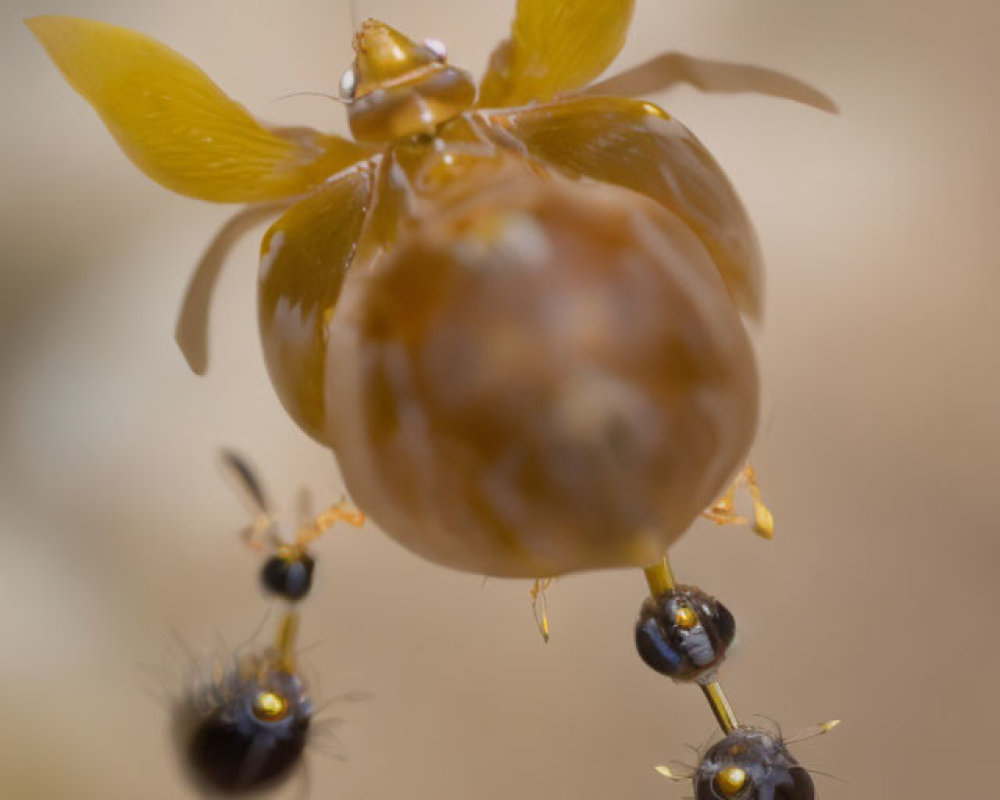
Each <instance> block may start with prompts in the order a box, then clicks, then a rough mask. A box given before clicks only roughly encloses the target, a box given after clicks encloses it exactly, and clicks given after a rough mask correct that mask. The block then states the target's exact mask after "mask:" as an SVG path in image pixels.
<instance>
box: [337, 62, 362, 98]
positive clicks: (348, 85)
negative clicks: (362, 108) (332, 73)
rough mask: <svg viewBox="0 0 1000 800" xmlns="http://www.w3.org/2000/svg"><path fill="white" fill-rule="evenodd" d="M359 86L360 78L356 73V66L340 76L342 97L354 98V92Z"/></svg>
mask: <svg viewBox="0 0 1000 800" xmlns="http://www.w3.org/2000/svg"><path fill="white" fill-rule="evenodd" d="M357 88H358V78H357V76H356V75H355V74H354V68H353V67H352V68H351V69H349V70H347V72H345V73H344V74H343V75H341V76H340V99H341V100H348V101H349V100H353V99H354V92H355V91H357Z"/></svg>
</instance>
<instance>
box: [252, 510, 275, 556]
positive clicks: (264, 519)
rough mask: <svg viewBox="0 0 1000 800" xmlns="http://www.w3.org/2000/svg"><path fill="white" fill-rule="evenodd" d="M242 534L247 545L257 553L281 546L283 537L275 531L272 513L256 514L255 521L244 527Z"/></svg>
mask: <svg viewBox="0 0 1000 800" xmlns="http://www.w3.org/2000/svg"><path fill="white" fill-rule="evenodd" d="M242 536H243V540H244V541H245V542H246V543H247V546H248V547H249V548H250V549H251V550H253V551H254V552H255V553H261V552H263V551H264V550H265V549H274V548H278V547H280V546H281V539H280V537H278V535H277V534H276V533H275V532H274V520H273V519H272V518H271V515H270V514H263V513H262V514H257V515H256V516H254V518H253V521H252V522H251V523H250V524H249V525H248V526H247V527H246V528H244V529H243V532H242Z"/></svg>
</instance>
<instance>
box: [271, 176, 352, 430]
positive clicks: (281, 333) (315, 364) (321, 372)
mask: <svg viewBox="0 0 1000 800" xmlns="http://www.w3.org/2000/svg"><path fill="white" fill-rule="evenodd" d="M371 186H372V178H371V169H370V168H368V166H361V167H358V168H355V169H351V170H348V171H346V172H344V173H343V174H342V175H340V176H338V177H337V178H336V179H335V180H333V181H330V182H329V183H328V184H326V185H325V186H324V187H323V188H322V189H320V190H319V191H317V192H315V193H313V194H311V195H309V196H308V197H306V198H305V199H304V200H301V201H300V202H298V203H296V204H295V205H294V206H292V207H291V208H290V209H289V210H288V211H286V212H285V214H284V215H283V216H282V217H281V218H280V219H279V220H278V221H277V222H275V223H274V225H272V226H271V228H270V229H269V230H268V232H267V234H266V235H265V236H264V241H263V242H262V244H261V258H260V272H259V275H258V283H257V291H258V294H257V312H258V321H259V323H260V334H261V341H262V342H263V345H264V356H265V360H266V362H267V369H268V372H269V373H270V375H271V382H272V383H273V384H274V387H275V389H276V390H277V392H278V397H280V398H281V402H282V403H283V404H284V406H285V409H286V410H287V411H288V413H289V414H290V415H291V417H292V419H294V420H295V421H296V422H297V423H298V424H299V426H300V427H301V428H302V429H303V430H304V431H305V432H306V433H308V434H309V435H310V436H312V437H313V438H315V439H317V440H319V441H321V442H325V418H326V402H325V386H326V381H325V371H326V331H327V325H328V323H329V320H330V317H331V315H332V314H333V310H334V308H335V307H336V305H337V299H338V298H339V296H340V289H341V286H342V285H343V282H344V277H345V275H346V274H347V270H348V268H349V267H350V265H351V262H352V260H353V258H354V254H355V249H356V246H357V242H358V238H359V236H360V235H361V229H362V227H363V225H364V221H365V217H366V214H367V209H368V205H369V202H370V198H371Z"/></svg>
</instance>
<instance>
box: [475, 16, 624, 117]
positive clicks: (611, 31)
mask: <svg viewBox="0 0 1000 800" xmlns="http://www.w3.org/2000/svg"><path fill="white" fill-rule="evenodd" d="M634 7H635V3H634V0H518V3H517V14H516V15H515V17H514V24H513V26H512V27H511V36H510V39H507V40H506V41H504V42H502V43H501V44H500V46H499V47H498V48H497V49H496V50H494V52H493V55H492V56H491V57H490V64H489V68H488V69H487V71H486V74H485V75H484V76H483V81H482V85H481V87H480V93H479V101H478V105H479V106H481V107H492V108H497V107H502V106H516V105H522V104H524V103H528V102H531V101H533V100H536V101H537V100H550V99H551V98H553V97H554V96H555V95H557V94H559V93H561V92H568V91H572V90H573V89H579V88H581V87H583V86H586V85H587V84H588V83H590V81H592V80H594V78H596V77H597V76H598V75H600V74H601V73H602V72H604V70H605V69H606V68H607V67H608V65H609V64H610V63H611V62H612V61H613V60H614V58H615V56H616V55H618V51H619V50H621V49H622V45H623V44H624V43H625V35H626V34H627V33H628V28H629V24H630V23H631V22H632V11H633V9H634Z"/></svg>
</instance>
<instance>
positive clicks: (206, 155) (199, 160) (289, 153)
mask: <svg viewBox="0 0 1000 800" xmlns="http://www.w3.org/2000/svg"><path fill="white" fill-rule="evenodd" d="M27 25H28V27H29V28H30V29H31V31H32V33H34V34H35V36H36V37H38V40H39V41H40V42H41V43H42V45H43V46H44V47H45V49H46V50H47V51H48V53H49V55H50V56H51V57H52V60H53V61H55V63H56V65H57V66H58V67H59V69H60V70H61V71H62V73H63V75H64V76H65V77H66V80H67V81H68V82H69V83H70V85H71V86H72V87H73V88H74V89H76V90H77V91H78V92H79V93H80V94H81V95H83V97H84V98H85V99H86V100H87V102H89V103H90V104H91V105H92V106H93V107H94V108H95V109H96V111H97V113H98V114H100V116H101V118H102V119H103V120H104V123H105V125H107V127H108V130H109V131H110V132H111V134H112V135H113V136H114V137H115V140H116V141H117V142H118V145H119V146H120V147H121V149H122V150H123V151H124V152H125V154H126V155H127V156H128V157H129V158H130V159H131V160H132V161H133V162H134V163H135V165H136V166H138V167H139V169H141V170H142V171H143V172H145V173H146V174H147V175H148V176H149V177H150V178H152V179H153V180H155V181H157V182H158V183H160V184H162V185H163V186H166V187H167V188H168V189H172V190H173V191H175V192H179V193H180V194H185V195H190V196H192V197H197V198H200V199H202V200H214V201H217V202H229V203H244V202H246V203H254V202H264V201H271V200H278V199H281V198H285V197H292V196H294V195H297V194H300V193H302V192H304V191H307V190H308V189H310V188H312V187H314V186H317V185H319V184H320V183H322V181H323V180H324V178H326V177H327V176H329V175H332V174H334V173H335V172H337V171H339V170H340V169H343V168H344V167H346V166H349V165H350V164H352V163H354V162H355V161H357V160H359V159H360V158H364V157H365V156H366V155H368V153H369V151H368V150H367V149H365V148H362V147H360V146H358V145H356V144H354V143H353V142H349V141H348V140H346V139H342V138H340V137H337V136H325V135H322V134H319V133H317V132H316V131H312V130H309V129H294V130H277V129H273V128H269V127H267V126H265V125H263V124H261V123H260V122H258V121H257V120H255V119H254V118H253V117H252V116H251V115H250V114H249V113H248V112H247V110H246V109H245V108H243V106H241V105H239V104H238V103H235V102H233V101H232V100H230V99H229V97H227V96H226V94H225V93H224V92H223V91H222V90H221V89H219V87H218V86H216V85H215V84H214V83H213V82H212V81H211V80H210V79H209V78H208V76H207V75H205V73H204V72H202V71H201V70H200V69H199V68H198V67H197V66H195V65H194V64H192V63H191V62H190V61H188V60H187V59H186V58H184V57H183V56H182V55H180V54H179V53H176V52H174V51H173V50H171V49H170V48H169V47H167V46H165V45H163V44H160V43H159V42H157V41H156V40H155V39H151V38H149V37H148V36H144V35H142V34H140V33H136V32H135V31H130V30H128V29H126V28H120V27H117V26H115V25H108V24H106V23H103V22H95V21H92V20H85V19H78V18H75V17H62V16H43V17H33V18H31V19H29V20H27Z"/></svg>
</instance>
